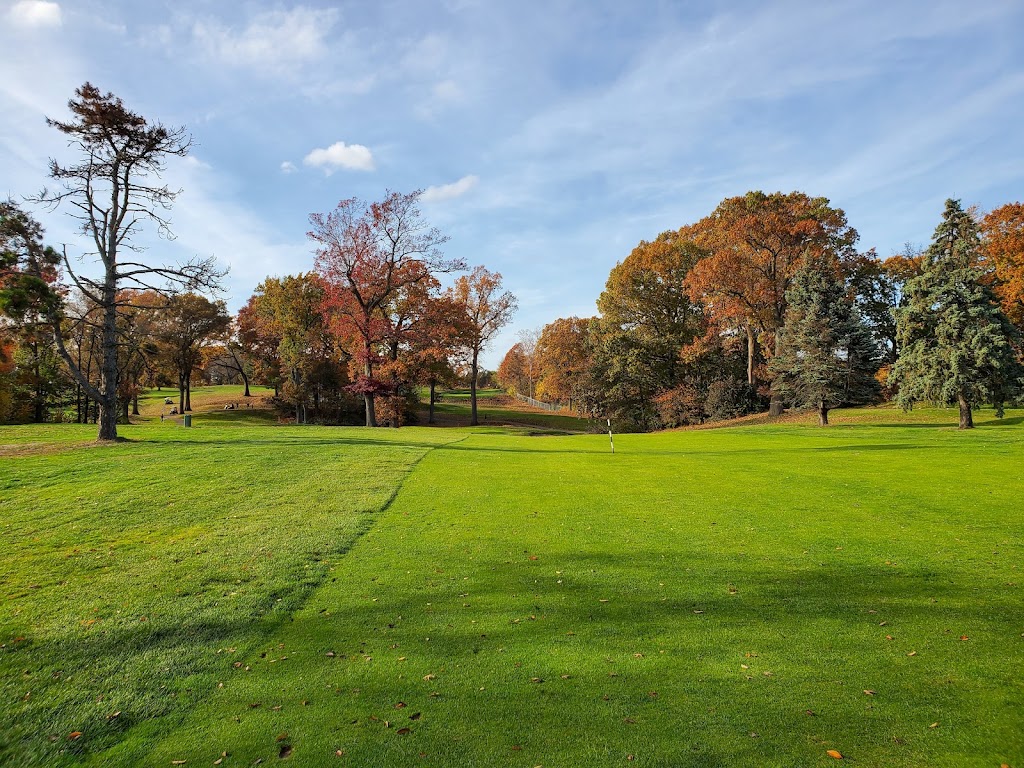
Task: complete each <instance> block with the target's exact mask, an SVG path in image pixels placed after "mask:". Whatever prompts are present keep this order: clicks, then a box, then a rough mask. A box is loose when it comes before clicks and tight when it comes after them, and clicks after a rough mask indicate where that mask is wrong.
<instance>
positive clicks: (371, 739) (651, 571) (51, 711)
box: [0, 409, 1024, 768]
mask: <svg viewBox="0 0 1024 768" xmlns="http://www.w3.org/2000/svg"><path fill="white" fill-rule="evenodd" d="M232 416H234V417H235V418H237V422H232V421H231V418H232ZM833 416H834V421H835V425H834V426H832V427H829V428H828V429H819V428H816V427H810V426H806V425H804V424H801V423H789V424H774V425H762V426H752V427H737V428H730V429H718V430H698V431H677V432H666V433H660V434H653V435H617V436H616V444H615V447H616V453H615V454H614V455H612V454H611V453H610V452H609V450H608V438H607V436H606V435H605V436H601V435H573V436H528V435H523V434H516V433H510V432H509V431H507V430H502V429H497V428H491V427H482V428H479V429H474V430H468V429H427V428H403V429H401V430H392V429H378V430H366V429H360V428H322V427H279V426H274V427H268V426H253V425H251V422H249V423H247V422H246V420H247V419H249V418H250V416H248V415H247V414H246V412H244V411H242V412H238V413H236V414H229V415H227V416H223V417H222V419H223V421H222V422H219V423H217V424H213V423H205V424H204V423H203V422H202V421H200V420H198V419H197V426H196V427H195V428H193V429H191V430H186V429H184V428H182V427H179V426H178V425H176V424H167V423H164V424H161V423H159V422H155V423H153V422H150V423H147V424H143V425H139V426H132V427H125V428H123V429H122V434H123V435H124V436H125V437H126V438H127V441H126V442H123V443H120V444H117V445H113V446H95V445H92V444H91V442H90V441H91V439H92V438H93V437H94V436H95V427H78V426H52V427H4V428H0V531H2V535H3V541H2V544H3V551H4V557H3V559H2V561H0V585H2V589H3V596H4V600H3V602H2V603H0V644H2V648H0V723H2V724H3V727H2V729H0V763H5V764H10V765H47V766H49V765H58V766H60V765H77V764H87V765H133V766H135V765H154V766H168V765H172V764H177V765H187V766H198V765H214V764H216V765H224V766H232V765H234V766H252V765H254V764H262V765H271V764H278V763H281V764H284V761H288V762H291V763H294V764H297V765H339V766H517V767H518V766H525V767H526V768H531V767H532V766H545V767H546V768H553V767H554V766H620V765H621V766H625V765H642V766H665V767H667V766H819V765H820V766H824V765H831V764H836V758H834V757H830V756H829V754H828V752H829V750H835V751H837V752H838V753H840V754H842V755H843V761H844V762H849V763H851V764H853V765H861V766H908V767H909V766H925V765H927V766H979V767H981V766H993V767H994V768H998V767H999V766H1000V765H1002V764H1007V765H1010V766H1021V765H1024V734H1022V726H1024V714H1022V713H1024V675H1022V673H1021V669H1024V598H1022V593H1021V587H1020V582H1021V580H1022V572H1021V569H1022V568H1024V538H1022V533H1024V510H1022V506H1024V505H1022V504H1021V496H1022V493H1021V492H1022V490H1024V463H1022V461H1021V459H1022V457H1024V428H1022V427H1021V422H1022V420H1024V413H1022V412H1020V411H1015V412H1009V413H1008V414H1007V418H1006V419H1004V420H1002V421H997V420H995V419H994V418H993V417H992V414H991V412H981V413H979V414H978V418H977V423H978V425H979V427H978V429H976V430H974V431H972V432H959V431H958V430H956V429H955V428H954V427H955V415H953V414H952V412H951V411H940V410H928V409H925V410H920V411H914V412H912V413H909V414H904V413H902V412H901V411H895V410H891V409H870V410H858V411H842V412H836V413H834V414H833ZM225 753H226V754H225ZM180 761H186V762H180ZM217 761H220V762H217ZM257 761H262V762H261V763H257Z"/></svg>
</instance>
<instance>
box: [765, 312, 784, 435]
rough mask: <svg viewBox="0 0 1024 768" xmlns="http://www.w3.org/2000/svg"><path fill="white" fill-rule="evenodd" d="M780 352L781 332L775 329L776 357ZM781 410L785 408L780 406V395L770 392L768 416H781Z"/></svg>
mask: <svg viewBox="0 0 1024 768" xmlns="http://www.w3.org/2000/svg"><path fill="white" fill-rule="evenodd" d="M780 327H781V326H780ZM780 352H782V334H781V333H780V332H779V331H778V330H776V331H775V356H776V357H778V356H779V353H780ZM783 410H785V409H784V408H783V407H782V396H781V395H778V394H776V393H775V392H772V400H771V403H770V404H769V405H768V415H769V416H781V415H782V411H783Z"/></svg>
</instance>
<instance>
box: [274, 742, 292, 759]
mask: <svg viewBox="0 0 1024 768" xmlns="http://www.w3.org/2000/svg"><path fill="white" fill-rule="evenodd" d="M291 754H292V745H291V744H282V745H281V751H280V752H278V753H277V756H278V758H279V759H281V760H284V759H285V758H288V757H291Z"/></svg>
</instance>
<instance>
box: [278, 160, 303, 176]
mask: <svg viewBox="0 0 1024 768" xmlns="http://www.w3.org/2000/svg"><path fill="white" fill-rule="evenodd" d="M297 170H299V169H298V168H296V167H295V163H293V162H292V161H291V160H285V161H284V162H283V163H281V173H295V172H296V171H297Z"/></svg>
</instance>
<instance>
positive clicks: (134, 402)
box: [132, 390, 142, 416]
mask: <svg viewBox="0 0 1024 768" xmlns="http://www.w3.org/2000/svg"><path fill="white" fill-rule="evenodd" d="M141 415H142V414H140V413H139V393H138V390H136V391H135V394H133V395H132V416H141Z"/></svg>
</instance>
